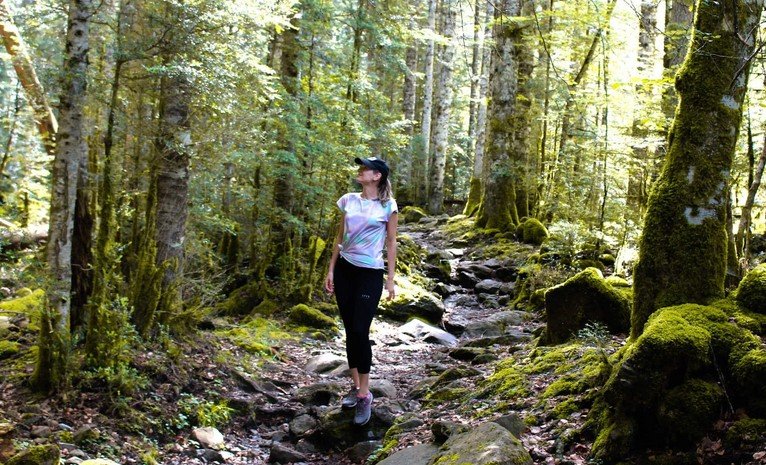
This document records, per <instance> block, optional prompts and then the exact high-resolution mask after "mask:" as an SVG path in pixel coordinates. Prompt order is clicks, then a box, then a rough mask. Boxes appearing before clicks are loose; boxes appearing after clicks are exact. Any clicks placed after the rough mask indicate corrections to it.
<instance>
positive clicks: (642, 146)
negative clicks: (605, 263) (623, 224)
mask: <svg viewBox="0 0 766 465" xmlns="http://www.w3.org/2000/svg"><path fill="white" fill-rule="evenodd" d="M656 37H657V5H656V4H655V3H654V2H653V1H651V0H644V1H642V2H641V17H640V20H639V33H638V66H637V67H638V70H637V71H638V73H637V74H638V76H639V78H642V79H646V80H648V79H652V78H654V73H653V71H654V64H655V60H656V59H657V48H656V47H655V39H656ZM653 100H654V99H653V98H652V92H651V87H650V86H649V85H646V84H644V83H642V82H639V83H638V84H636V105H635V108H636V110H634V117H633V125H632V128H631V132H632V136H633V138H634V139H635V140H634V142H633V161H632V163H631V166H630V168H629V174H628V176H629V177H628V193H627V204H628V206H629V207H632V208H634V209H637V210H638V211H639V212H640V213H641V214H643V213H644V211H645V210H646V200H647V194H648V192H647V186H648V179H647V178H648V176H649V174H650V171H651V169H650V166H651V165H650V162H651V160H649V156H650V153H649V147H648V144H647V141H646V137H647V136H648V134H649V133H648V131H647V130H646V127H645V125H644V123H643V121H646V120H648V119H649V118H648V116H649V115H648V114H649V113H650V109H651V108H652V102H653Z"/></svg>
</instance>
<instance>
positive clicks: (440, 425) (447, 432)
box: [431, 420, 468, 444]
mask: <svg viewBox="0 0 766 465" xmlns="http://www.w3.org/2000/svg"><path fill="white" fill-rule="evenodd" d="M466 431H468V425H461V424H460V423H456V422H454V421H446V420H437V421H435V422H434V423H433V424H432V425H431V433H432V434H433V435H434V441H436V443H437V444H443V443H444V441H446V440H447V439H449V438H450V437H451V436H453V435H455V434H460V433H465V432H466Z"/></svg>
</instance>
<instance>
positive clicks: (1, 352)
mask: <svg viewBox="0 0 766 465" xmlns="http://www.w3.org/2000/svg"><path fill="white" fill-rule="evenodd" d="M18 353H19V343H18V342H14V341H5V340H0V360H5V359H6V358H10V357H13V356H14V355H16V354H18Z"/></svg>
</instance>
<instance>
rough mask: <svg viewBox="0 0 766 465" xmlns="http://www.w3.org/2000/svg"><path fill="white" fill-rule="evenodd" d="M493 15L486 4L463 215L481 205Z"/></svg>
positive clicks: (468, 213)
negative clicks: (472, 138) (470, 167)
mask: <svg viewBox="0 0 766 465" xmlns="http://www.w3.org/2000/svg"><path fill="white" fill-rule="evenodd" d="M494 15H495V4H494V3H493V2H490V1H488V2H487V10H486V14H485V16H484V17H485V20H484V35H483V41H482V42H483V43H482V53H481V71H480V72H479V95H478V101H477V108H476V144H475V145H474V153H473V173H472V174H471V181H470V189H469V191H468V200H467V201H466V203H465V209H463V214H464V215H467V216H474V215H475V214H476V212H477V211H478V209H479V205H480V204H481V191H482V186H483V180H482V173H483V171H484V146H485V142H486V134H487V99H486V97H487V87H488V83H489V76H488V72H489V61H490V59H491V56H490V52H491V47H490V46H489V45H488V43H487V42H489V40H490V39H491V38H492V27H491V21H490V20H491V18H492V17H493V16H494Z"/></svg>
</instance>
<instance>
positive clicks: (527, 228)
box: [516, 218, 548, 245]
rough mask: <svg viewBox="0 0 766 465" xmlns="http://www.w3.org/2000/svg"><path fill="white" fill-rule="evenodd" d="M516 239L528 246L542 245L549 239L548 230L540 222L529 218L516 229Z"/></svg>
mask: <svg viewBox="0 0 766 465" xmlns="http://www.w3.org/2000/svg"><path fill="white" fill-rule="evenodd" d="M516 238H517V239H518V240H520V241H522V242H524V243H527V244H532V245H541V244H542V243H543V242H545V240H546V239H548V229H547V228H546V227H545V225H543V224H542V223H541V222H540V220H538V219H536V218H528V219H527V220H526V221H524V222H522V223H521V224H519V225H518V226H517V227H516Z"/></svg>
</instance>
